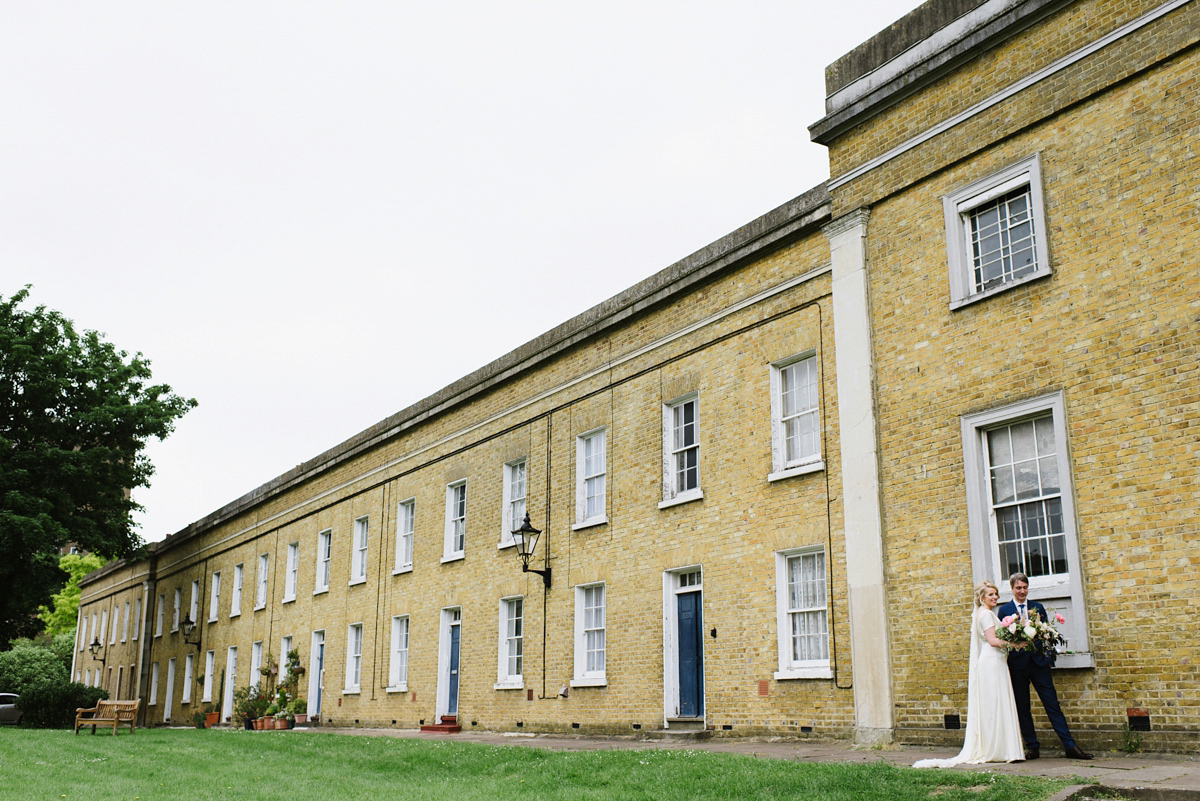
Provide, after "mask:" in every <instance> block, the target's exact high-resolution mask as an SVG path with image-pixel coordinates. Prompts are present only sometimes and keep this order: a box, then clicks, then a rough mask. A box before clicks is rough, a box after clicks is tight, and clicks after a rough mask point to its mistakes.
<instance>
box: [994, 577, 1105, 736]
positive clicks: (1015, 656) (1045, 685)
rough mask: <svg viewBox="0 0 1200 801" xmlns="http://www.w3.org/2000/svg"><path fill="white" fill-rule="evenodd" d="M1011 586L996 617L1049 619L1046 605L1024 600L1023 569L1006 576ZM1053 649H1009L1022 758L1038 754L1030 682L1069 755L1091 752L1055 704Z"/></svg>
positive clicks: (1026, 580)
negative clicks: (1034, 615) (1077, 739)
mask: <svg viewBox="0 0 1200 801" xmlns="http://www.w3.org/2000/svg"><path fill="white" fill-rule="evenodd" d="M1008 584H1009V586H1010V587H1011V588H1012V594H1013V600H1011V601H1008V602H1007V603H1004V604H1001V605H1000V606H999V607H998V608H997V609H996V617H998V618H1000V619H1001V620H1003V619H1004V618H1006V617H1008V616H1009V615H1016V616H1017V617H1019V618H1020V619H1022V620H1028V619H1029V616H1030V614H1032V613H1033V612H1037V613H1038V614H1039V615H1040V616H1041V619H1042V620H1049V619H1050V618H1049V617H1048V616H1047V615H1046V607H1044V606H1042V605H1041V604H1040V603H1038V602H1037V601H1029V600H1027V599H1028V597H1029V577H1028V576H1026V575H1025V574H1024V573H1013V574H1012V575H1011V576H1009V577H1008ZM1054 658H1055V653H1054V651H1050V652H1049V653H1040V652H1038V651H1031V650H1030V649H1029V648H1019V649H1013V650H1012V651H1009V652H1008V675H1009V678H1011V679H1012V688H1013V698H1014V699H1015V700H1016V702H1017V720H1018V721H1020V724H1021V739H1023V740H1024V741H1025V758H1026V759H1037V758H1038V757H1039V756H1041V753H1040V752H1039V749H1038V738H1037V732H1036V731H1035V730H1034V728H1033V710H1032V709H1030V706H1029V685H1030V684H1032V685H1033V689H1035V690H1037V694H1038V698H1041V699H1042V707H1043V708H1044V709H1045V710H1046V717H1048V718H1050V725H1052V726H1053V727H1054V733H1055V734H1057V735H1058V739H1060V740H1062V744H1063V749H1065V751H1066V756H1067V757H1068V758H1070V759H1091V758H1092V755H1091V754H1089V753H1086V752H1085V751H1083V750H1082V749H1081V748H1080V747H1079V746H1077V745H1076V744H1075V739H1074V738H1073V737H1071V730H1070V729H1069V728H1068V727H1067V719H1066V717H1065V716H1064V715H1063V713H1062V707H1061V706H1059V704H1058V693H1057V692H1055V690H1054V678H1053V677H1052V676H1051V675H1050V669H1051V668H1052V667H1054Z"/></svg>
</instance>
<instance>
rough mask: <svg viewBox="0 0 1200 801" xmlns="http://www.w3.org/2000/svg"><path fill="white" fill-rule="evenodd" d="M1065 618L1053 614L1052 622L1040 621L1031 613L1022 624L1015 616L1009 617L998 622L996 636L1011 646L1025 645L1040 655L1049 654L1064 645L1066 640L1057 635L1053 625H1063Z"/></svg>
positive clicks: (1038, 615) (1038, 616)
mask: <svg viewBox="0 0 1200 801" xmlns="http://www.w3.org/2000/svg"><path fill="white" fill-rule="evenodd" d="M1065 622H1067V621H1066V618H1064V617H1063V616H1062V615H1060V614H1057V613H1055V615H1054V621H1053V622H1051V621H1049V620H1042V616H1041V615H1040V614H1038V613H1037V612H1031V613H1030V614H1029V619H1028V620H1025V621H1023V622H1022V620H1021V619H1020V618H1019V617H1017V616H1016V615H1009V616H1007V617H1006V618H1004V619H1003V620H1001V621H1000V628H998V629H996V636H997V637H999V638H1000V639H1002V640H1004V641H1005V642H1007V643H1010V644H1011V645H1014V646H1015V645H1019V644H1021V643H1025V644H1027V645H1028V646H1029V647H1030V648H1032V649H1033V650H1035V651H1039V652H1041V653H1051V652H1053V651H1054V649H1055V648H1056V647H1058V646H1059V645H1066V644H1067V640H1066V638H1065V637H1063V636H1062V635H1061V634H1059V633H1058V629H1057V628H1055V627H1054V624H1055V623H1058V624H1062V623H1065Z"/></svg>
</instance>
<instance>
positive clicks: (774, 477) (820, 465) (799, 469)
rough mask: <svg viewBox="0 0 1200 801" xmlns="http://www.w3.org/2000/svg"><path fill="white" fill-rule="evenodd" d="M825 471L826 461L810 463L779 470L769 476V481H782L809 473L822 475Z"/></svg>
mask: <svg viewBox="0 0 1200 801" xmlns="http://www.w3.org/2000/svg"><path fill="white" fill-rule="evenodd" d="M824 469H825V462H824V460H817V461H815V462H809V463H808V464H800V465H796V466H795V467H789V468H786V469H784V470H778V471H776V472H774V473H771V474H770V475H768V476H767V481H782V480H783V479H785V478H791V477H792V476H805V475H808V474H809V473H820V472H821V471H822V470H824Z"/></svg>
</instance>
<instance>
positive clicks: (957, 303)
mask: <svg viewBox="0 0 1200 801" xmlns="http://www.w3.org/2000/svg"><path fill="white" fill-rule="evenodd" d="M1048 275H1050V268H1046V269H1044V270H1038V271H1037V272H1036V273H1031V274H1030V275H1023V276H1021V277H1020V278H1017V279H1015V280H1013V281H1008V282H1007V283H1004V284H1001V285H1000V286H994V287H992V288H991V289H985V290H984V291H982V292H980V293H978V294H976V295H967V296H966V297H965V298H959V299H958V300H952V301H950V311H958V310H959V309H961V308H963V307H964V306H970V305H971V304H972V303H978V302H979V301H981V300H987V299H988V298H990V297H994V296H996V295H999V294H1001V293H1002V292H1007V291H1009V290H1010V289H1015V288H1016V287H1019V286H1022V285H1024V284H1028V283H1029V282H1031V281H1037V280H1038V279H1040V278H1045V277H1047V276H1048Z"/></svg>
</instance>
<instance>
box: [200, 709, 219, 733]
mask: <svg viewBox="0 0 1200 801" xmlns="http://www.w3.org/2000/svg"><path fill="white" fill-rule="evenodd" d="M220 721H221V713H220V712H209V713H207V714H205V716H204V725H205V726H207V727H208V728H210V729H211V728H212V727H213V726H216V725H217V724H218V723H219V722H220Z"/></svg>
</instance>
